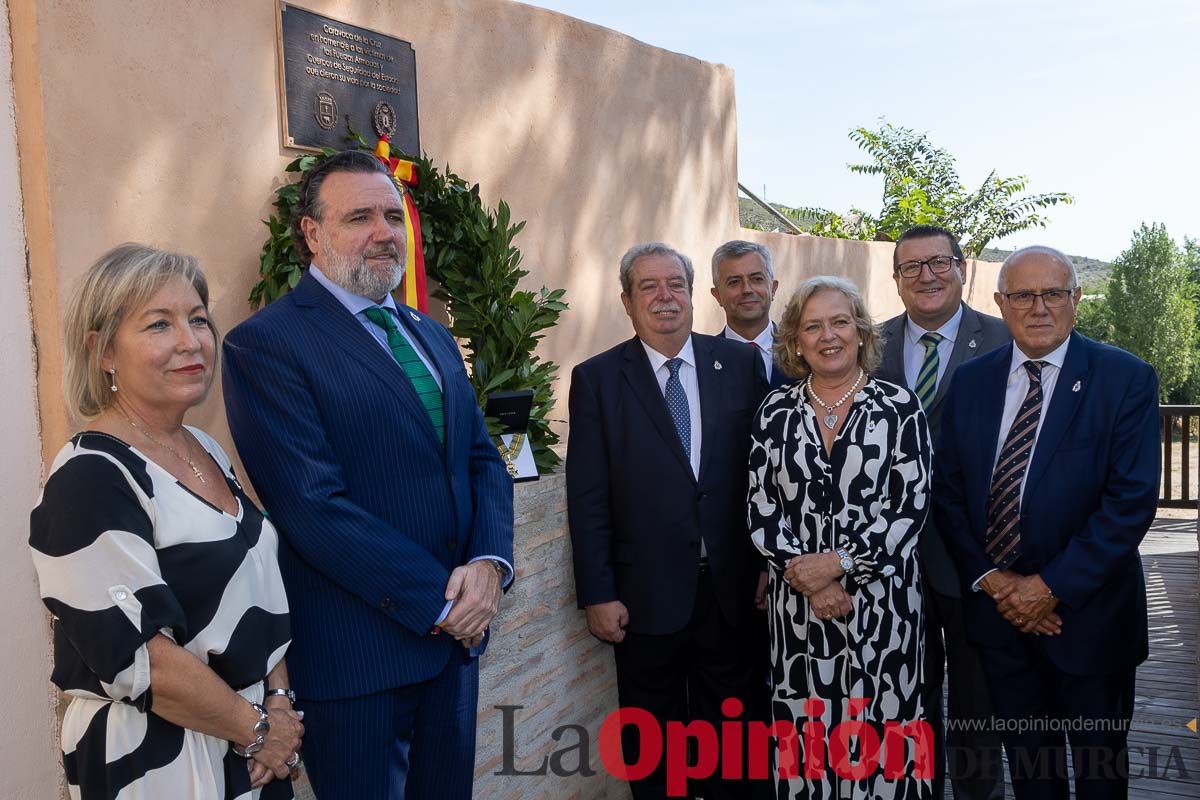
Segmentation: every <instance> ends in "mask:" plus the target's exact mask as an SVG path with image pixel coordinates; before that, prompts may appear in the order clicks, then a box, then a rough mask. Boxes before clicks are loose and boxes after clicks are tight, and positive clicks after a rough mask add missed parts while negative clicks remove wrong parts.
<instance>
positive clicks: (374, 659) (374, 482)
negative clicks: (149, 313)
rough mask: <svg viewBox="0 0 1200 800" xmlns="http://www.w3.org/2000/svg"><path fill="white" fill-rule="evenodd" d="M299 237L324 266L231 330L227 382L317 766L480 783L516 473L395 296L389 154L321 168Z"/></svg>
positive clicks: (395, 794) (373, 786)
mask: <svg viewBox="0 0 1200 800" xmlns="http://www.w3.org/2000/svg"><path fill="white" fill-rule="evenodd" d="M292 235H293V240H294V241H295V243H296V246H297V248H298V249H299V251H300V252H301V254H302V255H305V256H309V257H310V260H311V267H310V268H309V270H308V272H307V273H306V274H305V275H304V277H303V278H302V279H301V281H300V283H299V284H298V285H297V286H296V288H295V290H294V291H292V292H291V293H290V294H288V295H286V296H285V297H283V298H281V299H279V300H277V301H275V302H274V303H272V304H271V305H270V306H268V307H266V308H265V309H263V310H262V311H260V312H259V313H257V314H255V315H254V316H253V317H252V318H250V319H249V320H247V321H246V322H244V323H243V324H241V325H239V326H238V327H237V328H235V329H234V330H233V331H231V332H230V334H229V336H228V337H227V339H226V341H225V349H224V354H225V373H224V387H225V405H226V411H227V413H228V415H229V424H230V428H231V430H232V432H233V437H234V441H235V442H236V444H237V448H238V452H239V453H240V455H241V457H242V461H243V462H244V464H245V466H246V470H247V472H248V473H249V476H250V478H251V480H252V481H253V482H254V486H255V487H256V488H257V490H258V493H259V496H260V497H261V499H262V501H263V503H264V505H265V506H266V508H267V509H268V511H269V513H270V514H271V517H272V519H273V521H274V522H275V524H276V527H278V529H279V531H280V533H281V534H282V537H281V538H282V543H281V546H280V554H279V559H280V566H281V568H282V571H283V576H284V581H285V584H286V586H287V590H288V598H289V601H290V604H291V611H292V623H293V634H294V644H293V649H292V650H290V651H289V652H288V667H289V670H290V672H291V683H292V686H293V688H294V689H295V691H296V694H297V697H298V700H297V705H298V706H300V707H301V708H302V709H303V710H304V711H305V726H306V728H307V730H308V735H307V736H306V737H305V742H304V744H305V747H304V758H305V760H306V762H307V765H308V774H309V778H310V780H311V781H312V784H313V788H314V789H315V790H316V794H317V796H318V797H319V798H321V800H338V799H339V798H345V799H346V800H351V799H352V800H370V798H381V799H386V800H400V799H402V798H409V800H412V799H413V798H418V799H419V798H434V797H436V798H438V800H445V799H448V798H461V799H462V800H466V798H469V797H470V796H471V782H472V776H473V773H474V751H475V707H476V702H477V699H478V661H477V656H478V653H479V651H480V649H481V647H482V646H483V645H484V643H485V639H486V631H487V626H488V625H489V623H490V622H491V620H492V617H493V616H494V615H495V613H496V610H497V608H498V605H499V599H500V594H501V592H502V587H507V585H508V584H509V583H511V581H512V579H513V574H514V573H513V567H512V528H513V516H512V482H511V479H510V478H509V477H508V474H507V472H506V470H505V467H504V463H503V462H502V461H501V459H500V456H499V454H498V452H497V450H496V447H495V446H494V444H493V443H492V441H491V439H490V438H489V437H488V435H487V429H486V427H485V426H484V422H483V416H482V414H481V413H480V411H479V407H478V405H477V404H476V401H475V394H474V392H473V391H472V389H471V386H470V384H469V383H468V381H467V375H466V372H465V370H464V368H463V364H462V358H461V356H460V354H459V350H458V347H457V345H456V344H455V342H454V340H453V338H452V337H451V336H450V334H449V332H448V331H446V329H445V328H444V327H442V326H441V325H439V324H438V323H437V322H435V321H434V320H433V319H431V318H430V317H427V316H425V315H424V314H420V313H418V312H416V311H413V310H411V309H408V308H398V307H397V306H396V303H395V301H394V300H393V299H392V297H391V291H392V290H393V289H394V288H395V287H396V286H398V285H399V283H400V281H401V278H402V277H403V271H404V252H405V234H404V207H403V204H402V201H401V197H400V194H399V193H398V191H397V189H396V186H395V184H394V183H393V182H392V179H391V177H390V176H389V175H388V174H387V172H386V171H385V169H384V168H383V166H382V164H380V162H378V161H377V160H376V159H374V158H373V157H371V156H370V155H367V154H365V153H359V152H345V153H339V154H337V155H335V156H333V157H331V158H329V159H328V160H326V161H325V162H323V163H322V164H321V165H319V166H317V167H315V168H314V169H312V170H310V171H309V172H308V173H307V174H306V175H305V177H304V180H303V181H302V183H301V186H300V202H299V207H298V209H297V214H296V225H295V227H294V228H293V231H292Z"/></svg>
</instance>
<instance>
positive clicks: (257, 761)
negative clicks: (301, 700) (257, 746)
mask: <svg viewBox="0 0 1200 800" xmlns="http://www.w3.org/2000/svg"><path fill="white" fill-rule="evenodd" d="M262 705H263V708H264V709H266V712H267V719H268V721H269V722H270V723H271V729H270V730H269V731H267V735H266V737H265V738H264V739H263V746H262V749H261V750H259V751H258V752H257V753H255V754H254V756H253V757H252V758H250V759H249V760H248V761H247V762H246V767H247V769H249V770H250V788H251V789H257V788H259V787H261V786H265V785H266V784H268V783H270V782H271V781H272V780H274V779H275V778H279V779H281V780H282V779H286V778H288V777H289V776H290V775H291V771H292V768H291V767H289V766H288V764H287V762H288V761H289V760H290V759H291V758H292V757H293V756H294V755H295V754H296V753H297V752H299V751H300V739H301V738H302V737H303V736H304V725H303V724H301V722H300V721H301V720H302V719H304V712H303V711H296V710H294V709H293V708H292V704H291V702H290V701H289V700H288V699H287V698H286V697H279V696H272V697H268V698H267V699H266V700H264V701H263V704H262Z"/></svg>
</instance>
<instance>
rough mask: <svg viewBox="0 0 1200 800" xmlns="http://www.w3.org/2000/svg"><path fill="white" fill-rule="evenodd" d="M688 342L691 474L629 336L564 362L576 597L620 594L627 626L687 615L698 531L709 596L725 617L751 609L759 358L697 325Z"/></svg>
mask: <svg viewBox="0 0 1200 800" xmlns="http://www.w3.org/2000/svg"><path fill="white" fill-rule="evenodd" d="M692 346H693V349H694V351H695V354H696V362H697V378H698V381H697V382H698V385H699V393H700V420H701V428H702V434H701V435H702V444H701V449H700V478H699V480H697V479H696V478H695V477H694V476H693V474H692V469H691V466H690V465H689V463H688V459H687V457H686V456H685V455H684V451H683V446H682V444H680V442H679V435H678V434H677V433H676V432H675V427H674V425H673V424H672V422H671V418H670V416H669V414H668V412H667V404H666V400H665V399H664V398H663V394H662V391H661V390H660V389H659V388H658V382H657V381H656V380H655V377H654V373H653V372H652V371H651V369H650V361H649V359H648V358H647V357H646V351H645V349H644V348H643V346H642V343H641V341H640V340H639V339H638V338H637V337H634V338H633V339H630V340H629V341H626V342H624V343H622V344H619V345H617V346H616V347H614V348H612V349H611V350H608V351H606V352H604V353H601V354H600V355H597V356H593V357H592V358H590V359H588V360H587V361H585V362H583V363H582V364H580V365H579V366H577V367H576V368H575V370H574V371H573V372H572V374H571V400H570V407H571V432H570V437H569V439H568V440H567V508H568V516H569V520H570V528H571V544H572V547H573V550H574V560H575V589H576V593H577V595H578V599H579V606H580V608H583V607H586V606H589V605H594V604H596V603H605V602H609V601H612V600H620V601H621V602H623V603H624V604H625V606H626V608H628V610H629V625H628V630H630V631H632V632H634V633H648V634H666V633H674V632H676V631H679V630H681V629H682V628H683V627H684V626H685V625H687V623H688V620H689V619H690V617H691V615H692V606H693V604H694V602H695V595H696V571H697V565H698V561H699V558H700V539H701V537H703V538H704V542H705V546H706V547H707V550H708V558H709V562H710V564H711V568H712V576H713V583H714V586H715V588H716V595H717V601H718V603H719V604H720V606H721V610H722V611H723V612H724V614H725V616H726V618H727V619H728V620H729V621H730V622H732V623H733V624H738V623H739V622H741V621H742V620H744V619H745V618H746V615H747V614H748V613H749V612H751V611H752V610H753V595H754V586H755V580H756V576H757V574H758V571H759V569H760V567H761V566H762V559H761V557H759V556H758V555H757V554H756V553H755V552H754V549H753V546H752V545H751V543H750V536H749V533H748V532H747V529H746V487H747V483H748V480H749V466H748V465H749V453H750V424H751V422H752V421H753V418H754V413H755V411H757V409H758V405H759V403H760V402H761V400H762V398H763V396H764V395H765V394H766V379H765V376H764V374H763V372H764V371H763V365H762V359H761V358H760V357H759V356H758V354H757V353H755V351H754V350H752V349H751V348H749V347H746V346H745V345H741V344H738V343H735V342H732V341H729V340H728V339H724V338H721V337H716V336H705V335H703V334H696V333H694V334H692Z"/></svg>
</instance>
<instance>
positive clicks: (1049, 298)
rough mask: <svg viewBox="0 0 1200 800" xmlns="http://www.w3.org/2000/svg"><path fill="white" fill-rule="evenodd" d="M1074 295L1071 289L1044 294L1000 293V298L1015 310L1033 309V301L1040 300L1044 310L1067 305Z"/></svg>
mask: <svg viewBox="0 0 1200 800" xmlns="http://www.w3.org/2000/svg"><path fill="white" fill-rule="evenodd" d="M1073 293H1074V290H1072V289H1047V290H1046V291H1044V292H1001V293H1000V296H1001V297H1003V298H1005V299H1007V300H1008V304H1009V305H1011V306H1012V307H1013V308H1016V309H1021V310H1025V309H1029V308H1033V301H1034V300H1036V299H1037V298H1039V297H1040V298H1042V302H1043V303H1045V304H1046V308H1061V307H1063V306H1065V305H1066V304H1067V301H1068V300H1070V299H1071V295H1072V294H1073Z"/></svg>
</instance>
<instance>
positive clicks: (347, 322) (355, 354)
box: [296, 273, 449, 452]
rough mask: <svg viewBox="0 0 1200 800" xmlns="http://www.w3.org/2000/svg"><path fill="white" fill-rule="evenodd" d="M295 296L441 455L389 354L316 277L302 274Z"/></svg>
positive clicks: (407, 383) (426, 416)
mask: <svg viewBox="0 0 1200 800" xmlns="http://www.w3.org/2000/svg"><path fill="white" fill-rule="evenodd" d="M296 295H297V296H296V301H297V305H299V306H300V307H302V308H306V309H307V310H308V312H309V314H310V315H311V317H312V319H313V324H314V325H315V326H316V328H317V330H318V332H319V334H320V336H321V337H322V338H323V339H325V340H327V341H329V342H335V343H337V346H338V350H339V352H341V353H344V354H346V355H348V356H349V357H351V358H353V359H354V360H355V361H357V362H358V363H359V364H361V365H362V366H363V367H365V368H366V369H367V370H368V371H369V372H371V373H372V374H373V375H375V377H376V378H378V379H379V380H380V381H382V382H383V384H384V386H385V387H386V388H387V390H388V391H389V392H391V393H392V394H393V395H395V396H397V397H399V398H400V399H401V400H402V401H403V402H405V403H407V404H408V405H409V406H411V410H412V413H413V414H414V415H416V416H417V417H418V418H419V419H420V420H421V421H422V423H423V424H421V425H419V427H422V428H423V429H424V430H425V431H426V433H427V434H428V436H429V440H430V444H431V445H432V446H433V448H434V449H435V450H436V451H438V452H441V451H442V445H441V442H439V441H438V440H437V433H435V432H434V430H433V423H432V422H430V421H429V414H428V413H426V411H425V407H424V406H423V405H421V400H420V398H418V397H417V393H416V390H415V389H413V386H412V381H410V380H408V378H407V376H406V375H405V374H404V371H403V370H402V369H400V366H399V365H398V364H397V363H396V360H395V359H394V358H392V356H391V354H389V353H388V352H387V351H386V350H384V349H383V348H382V347H380V346H379V342H377V341H376V340H375V338H374V337H373V336H371V334H369V333H367V331H366V330H365V329H364V328H363V326H362V323H361V322H359V321H358V319H357V318H356V317H355V316H354V315H353V314H351V313H350V312H349V311H348V310H347V309H346V307H345V306H343V305H342V304H341V303H340V302H338V299H337V298H336V297H334V296H333V295H331V294H330V293H329V292H328V291H326V290H325V288H324V287H323V286H321V284H319V283H318V282H317V279H316V278H313V277H312V276H311V275H308V274H307V273H306V274H305V276H304V278H303V279H302V280H301V281H300V284H299V285H298V286H297V287H296ZM422 344H424V342H422ZM427 350H428V348H427ZM439 368H440V367H439ZM447 416H449V415H447Z"/></svg>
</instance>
